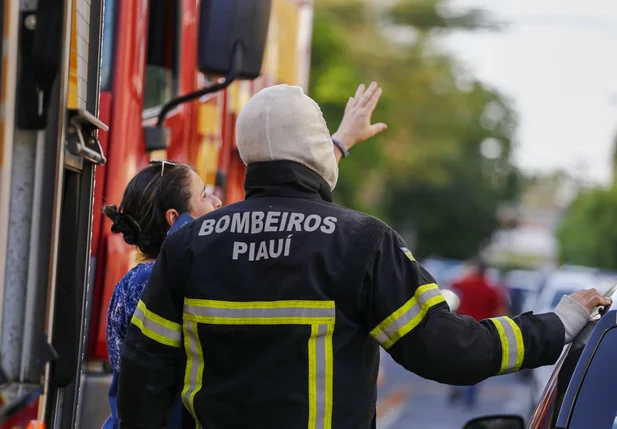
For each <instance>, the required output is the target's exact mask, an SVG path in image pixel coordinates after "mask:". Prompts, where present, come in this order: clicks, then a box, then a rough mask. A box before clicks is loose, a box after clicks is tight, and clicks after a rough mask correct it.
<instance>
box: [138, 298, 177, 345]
mask: <svg viewBox="0 0 617 429" xmlns="http://www.w3.org/2000/svg"><path fill="white" fill-rule="evenodd" d="M133 316H134V317H136V318H137V319H139V320H140V321H141V323H142V326H143V327H144V328H146V329H147V330H149V331H151V332H153V333H154V334H156V335H158V336H160V337H162V338H159V339H157V338H153V339H154V340H157V341H159V342H161V343H163V344H168V345H175V346H177V347H180V346H181V344H182V332H180V331H176V330H175V329H170V328H168V327H166V326H163V325H161V324H160V323H157V322H156V321H154V320H152V319H151V318H149V317H147V316H146V314H145V313H144V311H143V310H142V309H141V308H139V307H137V308H136V309H135V313H133ZM144 335H147V333H145V332H144ZM147 336H149V337H150V335H147ZM162 339H165V340H167V342H165V341H161V340H162Z"/></svg>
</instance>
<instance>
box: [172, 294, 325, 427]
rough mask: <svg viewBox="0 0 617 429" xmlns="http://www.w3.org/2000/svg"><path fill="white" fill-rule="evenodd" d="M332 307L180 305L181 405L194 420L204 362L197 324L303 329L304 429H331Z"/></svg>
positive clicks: (306, 304)
mask: <svg viewBox="0 0 617 429" xmlns="http://www.w3.org/2000/svg"><path fill="white" fill-rule="evenodd" d="M334 316H335V308H334V301H268V302H265V301H259V302H230V301H213V300H201V299H188V298H187V299H185V300H184V330H185V348H186V350H187V367H186V373H185V379H184V389H183V391H182V400H183V402H184V405H185V406H186V408H187V409H188V410H189V411H190V412H191V414H193V417H194V418H195V420H197V418H196V416H195V408H194V399H195V395H196V394H197V392H199V390H200V389H201V387H202V386H201V384H202V378H203V370H204V358H203V353H202V350H201V343H200V341H199V335H198V333H197V325H198V324H199V323H203V324H209V325H309V326H310V327H311V334H310V337H309V339H308V353H309V356H308V363H309V367H308V379H309V421H308V429H331V428H332V386H333V371H334V370H333V360H334V358H333V351H332V336H333V334H334Z"/></svg>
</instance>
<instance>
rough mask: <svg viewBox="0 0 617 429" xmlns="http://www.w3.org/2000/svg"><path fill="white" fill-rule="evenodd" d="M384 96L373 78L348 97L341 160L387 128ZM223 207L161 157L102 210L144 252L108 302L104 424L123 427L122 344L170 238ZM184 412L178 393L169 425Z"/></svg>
mask: <svg viewBox="0 0 617 429" xmlns="http://www.w3.org/2000/svg"><path fill="white" fill-rule="evenodd" d="M380 96H381V88H379V87H378V86H377V84H376V83H374V82H373V83H371V85H370V86H369V87H368V88H365V86H364V85H360V86H359V87H358V90H357V91H356V94H355V96H354V97H350V98H349V101H348V103H347V106H346V108H345V114H344V115H343V119H342V121H341V124H340V126H339V128H338V130H337V131H336V133H334V134H333V135H332V143H333V150H334V152H335V155H336V160H337V162H338V161H340V159H341V158H343V157H345V156H347V155H348V150H349V149H351V147H352V146H354V145H356V144H357V143H360V142H362V141H364V140H367V139H369V138H371V137H373V136H374V135H376V134H378V133H380V132H382V131H384V130H385V129H386V125H385V124H383V123H376V124H371V115H372V113H373V110H375V107H376V105H377V102H378V101H379V98H380ZM324 125H325V124H324ZM220 206H221V201H220V200H219V199H218V198H216V197H215V196H213V195H209V194H207V193H206V191H205V186H204V184H203V182H202V180H201V179H200V178H199V176H198V175H197V174H196V173H195V172H194V171H193V170H192V169H191V168H190V167H189V166H188V165H185V164H178V163H173V162H169V161H158V162H156V163H155V165H152V166H150V167H147V168H146V169H144V170H142V171H140V172H139V173H138V174H137V175H136V176H135V177H134V178H133V179H131V181H130V182H129V184H128V186H127V187H126V189H125V191H124V195H123V197H122V201H121V202H120V206H119V207H117V206H115V205H109V206H105V208H104V209H103V213H104V214H105V216H107V217H108V218H109V219H111V220H112V222H113V225H112V227H111V231H112V232H113V233H114V234H122V235H123V237H124V241H125V242H127V243H128V244H130V245H134V246H136V247H137V250H138V252H139V253H140V255H141V256H142V260H141V263H140V264H138V265H137V266H135V267H134V268H133V269H132V270H130V271H129V272H128V273H127V274H126V275H125V276H124V277H123V278H122V279H121V280H120V281H119V282H118V284H117V285H116V287H115V289H114V293H113V295H112V298H111V302H110V304H109V312H108V315H107V353H108V355H109V360H110V362H111V364H112V366H113V369H114V376H113V380H112V385H111V387H110V389H109V402H110V407H111V416H110V417H109V419H107V421H106V422H105V424H104V426H103V429H118V428H119V425H120V421H119V419H118V416H117V409H116V397H117V393H118V386H117V380H118V376H119V374H120V356H121V353H122V346H123V344H124V338H125V336H126V332H127V330H128V327H129V324H130V323H131V319H132V317H133V313H134V312H135V310H136V308H137V304H138V302H139V299H140V297H141V294H142V292H143V290H144V288H145V286H146V284H147V283H148V279H149V277H150V274H151V273H152V267H153V265H154V262H155V260H156V258H157V256H158V254H159V252H160V250H161V246H162V245H163V241H164V240H165V237H166V236H167V234H168V233H169V230H170V228H171V227H172V225H174V223H175V222H176V221H177V220H178V218H180V216H183V215H189V216H190V217H192V218H198V217H200V216H203V215H205V214H207V213H210V212H211V211H213V210H216V209H217V208H219V207H220ZM180 222H181V221H180ZM182 413H183V407H182V403H181V402H180V397H178V402H177V406H176V407H174V408H173V409H172V415H170V416H169V418H168V422H169V423H168V427H169V428H170V429H171V428H173V429H179V428H181V427H182V423H181V422H182V418H186V419H187V420H188V421H191V420H192V417H191V416H190V414H188V413H185V414H182ZM185 427H189V426H188V425H185Z"/></svg>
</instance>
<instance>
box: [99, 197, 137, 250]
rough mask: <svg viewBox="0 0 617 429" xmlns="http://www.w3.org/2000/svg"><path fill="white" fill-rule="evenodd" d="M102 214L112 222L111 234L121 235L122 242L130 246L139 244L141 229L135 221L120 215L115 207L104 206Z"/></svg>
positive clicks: (125, 215) (127, 216) (122, 214)
mask: <svg viewBox="0 0 617 429" xmlns="http://www.w3.org/2000/svg"><path fill="white" fill-rule="evenodd" d="M103 213H105V216H107V217H108V218H110V219H111V220H112V222H113V224H112V225H111V232H112V233H114V234H122V237H123V238H124V241H125V242H126V243H127V244H130V245H131V246H134V245H136V244H137V243H138V242H139V238H140V236H141V228H140V227H139V224H138V223H137V222H136V221H135V219H133V218H132V217H131V216H129V215H127V214H124V213H120V212H119V211H118V208H117V207H116V206H115V205H111V206H105V208H104V209H103Z"/></svg>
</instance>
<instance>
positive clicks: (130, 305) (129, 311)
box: [102, 262, 182, 429]
mask: <svg viewBox="0 0 617 429" xmlns="http://www.w3.org/2000/svg"><path fill="white" fill-rule="evenodd" d="M153 267H154V262H146V263H142V264H139V265H137V266H135V267H134V268H133V269H132V270H130V271H129V272H128V273H126V274H125V275H124V277H122V279H121V280H120V281H119V282H118V284H116V287H115V288H114V293H113V295H112V297H111V302H110V303H109V311H108V313H107V353H108V355H109V361H110V362H111V365H112V367H113V369H114V374H113V380H112V383H111V386H110V388H109V405H110V408H111V416H110V417H109V418H108V419H107V421H106V422H105V424H104V425H103V428H102V429H118V428H119V427H120V420H118V411H117V408H116V398H117V396H118V375H119V374H120V357H121V355H122V346H123V345H124V338H125V337H126V332H127V330H128V328H129V324H130V323H131V318H132V317H133V313H134V312H135V309H136V308H137V303H138V302H139V299H140V298H141V294H142V293H143V291H144V288H145V287H146V284H147V283H148V279H149V278H150V274H151V273H152V268H153ZM181 417H182V403H181V402H180V401H179V400H178V402H177V403H176V406H175V407H174V410H173V414H172V415H171V418H170V421H169V425H168V428H169V429H180V428H181V427H182V424H181Z"/></svg>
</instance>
